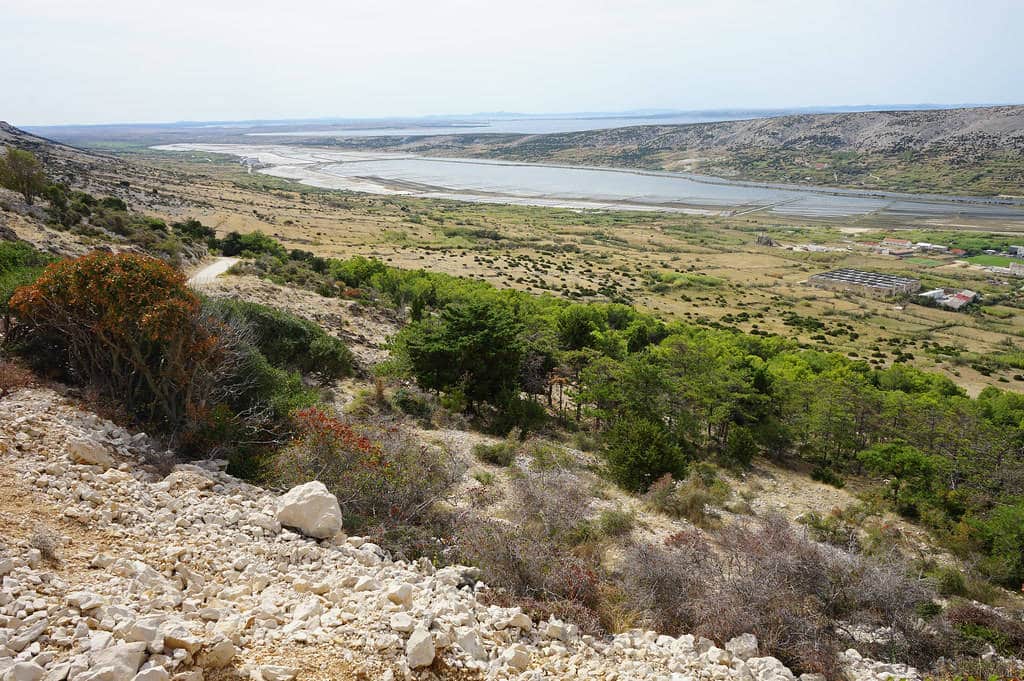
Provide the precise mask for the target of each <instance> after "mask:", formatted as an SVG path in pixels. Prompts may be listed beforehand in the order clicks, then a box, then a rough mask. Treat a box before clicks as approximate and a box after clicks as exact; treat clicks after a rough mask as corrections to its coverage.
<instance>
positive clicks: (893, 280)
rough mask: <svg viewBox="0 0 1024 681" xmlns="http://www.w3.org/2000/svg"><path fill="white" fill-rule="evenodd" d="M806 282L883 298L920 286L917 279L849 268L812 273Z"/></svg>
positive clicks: (910, 291) (901, 293) (916, 288)
mask: <svg viewBox="0 0 1024 681" xmlns="http://www.w3.org/2000/svg"><path fill="white" fill-rule="evenodd" d="M807 283H808V284H810V285H811V286H817V287H818V288H827V289H832V290H840V291H854V292H856V293H861V294H864V295H868V296H879V297H883V298H884V297H891V296H899V295H905V294H908V293H913V292H914V291H917V290H918V289H920V288H921V282H919V281H918V280H917V279H909V278H907V277H897V276H895V275H892V274H881V273H879V272H864V271H862V270H851V269H841V270H832V271H831V272H822V273H821V274H814V275H812V276H810V277H808V278H807Z"/></svg>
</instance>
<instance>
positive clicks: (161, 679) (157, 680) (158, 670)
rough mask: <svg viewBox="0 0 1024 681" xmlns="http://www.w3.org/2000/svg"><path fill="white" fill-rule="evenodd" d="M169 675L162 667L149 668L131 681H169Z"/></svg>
mask: <svg viewBox="0 0 1024 681" xmlns="http://www.w3.org/2000/svg"><path fill="white" fill-rule="evenodd" d="M170 678H171V675H170V674H168V673H167V670H166V669H164V668H163V667H150V668H149V669H144V670H142V671H141V672H139V673H138V674H136V675H135V677H134V678H133V679H132V681H169V680H170Z"/></svg>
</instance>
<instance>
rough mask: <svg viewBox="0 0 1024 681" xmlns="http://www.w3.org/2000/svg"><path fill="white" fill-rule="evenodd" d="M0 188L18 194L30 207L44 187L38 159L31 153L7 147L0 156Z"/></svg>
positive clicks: (44, 180)
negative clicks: (5, 188)
mask: <svg viewBox="0 0 1024 681" xmlns="http://www.w3.org/2000/svg"><path fill="white" fill-rule="evenodd" d="M0 186H3V187H7V188H8V189H12V190H14V191H16V192H19V193H20V194H21V195H22V196H23V197H24V198H25V203H27V204H29V205H32V202H33V201H34V200H35V197H36V196H38V195H39V194H40V193H41V192H42V191H43V189H44V188H45V187H46V175H44V174H43V166H42V164H41V163H40V162H39V159H38V158H36V157H35V154H33V153H32V152H31V151H24V150H22V149H15V148H14V147H7V151H6V153H5V154H4V155H3V156H0Z"/></svg>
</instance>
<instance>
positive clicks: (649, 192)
mask: <svg viewBox="0 0 1024 681" xmlns="http://www.w3.org/2000/svg"><path fill="white" fill-rule="evenodd" d="M156 148H157V149H161V150H166V151H198V152H204V151H205V152H210V153H222V154H232V155H235V156H238V157H240V158H252V159H258V160H259V162H260V164H265V165H266V166H267V167H264V168H260V170H259V172H261V173H265V174H268V175H273V176H276V177H282V178H288V179H292V180H297V181H300V182H303V183H305V184H309V185H312V186H317V187H325V188H334V189H347V190H353V191H364V192H370V193H379V194H409V195H416V196H429V197H440V198H452V199H460V200H468V201H484V202H494V203H517V204H529V205H562V206H569V207H580V208H588V207H589V208H595V207H600V208H613V209H624V210H625V209H628V210H663V211H682V212H690V211H712V212H722V211H725V212H730V213H742V212H746V211H757V210H766V211H771V212H775V213H779V214H785V215H802V216H808V217H811V216H817V217H843V216H857V215H866V214H871V213H877V214H889V215H892V216H894V217H898V216H906V217H920V216H926V217H946V218H950V217H959V218H986V219H1002V220H1012V221H1022V222H1024V205H1021V204H1020V202H1017V203H1013V202H1000V201H994V200H986V199H973V198H964V197H922V196H915V195H911V194H892V193H867V192H856V191H849V190H831V189H822V188H811V187H796V186H784V185H764V184H754V183H744V182H732V181H729V180H722V179H718V178H710V177H702V176H698V175H689V174H683V173H669V172H646V171H634V170H625V169H608V168H584V167H570V166H554V165H542V164H529V163H510V162H503V161H488V160H476V159H445V158H429V157H421V156H413V155H408V154H397V153H388V152H347V151H337V150H334V149H317V148H308V147H289V146H287V145H247V144H171V145H164V146H161V147H156Z"/></svg>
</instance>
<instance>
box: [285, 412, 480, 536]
mask: <svg viewBox="0 0 1024 681" xmlns="http://www.w3.org/2000/svg"><path fill="white" fill-rule="evenodd" d="M294 420H295V426H296V431H297V435H296V437H295V439H294V441H293V442H292V443H291V444H290V445H289V446H288V447H287V448H285V449H284V450H283V451H281V452H280V453H279V454H278V455H277V456H276V457H275V460H274V464H273V469H274V477H275V479H276V481H277V482H279V483H280V484H282V485H285V486H292V485H296V484H300V483H303V482H307V481H309V480H319V481H321V482H323V483H324V485H326V486H327V488H328V489H329V490H331V492H332V493H334V494H335V495H336V496H337V497H338V502H339V504H340V505H341V507H342V511H343V512H344V513H345V516H346V522H348V521H347V519H348V518H349V517H351V518H352V519H353V520H354V524H355V525H356V526H358V525H359V524H360V523H369V522H378V523H384V524H386V525H398V524H408V523H413V524H414V523H417V522H421V521H423V520H424V519H426V518H427V517H428V516H429V514H430V511H431V509H432V507H433V506H434V504H435V503H436V502H438V501H440V500H441V499H442V498H443V497H444V495H445V494H446V493H447V491H448V489H449V488H450V487H451V485H452V484H453V483H454V482H455V481H456V480H457V479H458V478H459V477H460V476H461V475H462V472H463V471H462V469H461V467H460V466H458V465H457V463H456V461H455V459H454V458H453V457H452V456H451V455H450V454H449V453H447V452H446V451H444V450H441V449H439V448H437V447H430V446H426V445H420V444H418V443H417V442H416V441H415V440H413V439H412V438H410V437H408V436H407V435H405V434H403V433H402V432H401V431H399V430H397V429H395V428H386V427H382V426H376V425H372V424H360V425H358V426H356V425H353V424H348V423H344V422H342V421H341V420H339V419H337V418H336V417H334V416H331V415H330V414H328V413H326V412H324V411H323V410H321V409H319V408H316V407H311V408H308V409H302V410H299V411H297V412H296V413H295V415H294Z"/></svg>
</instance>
